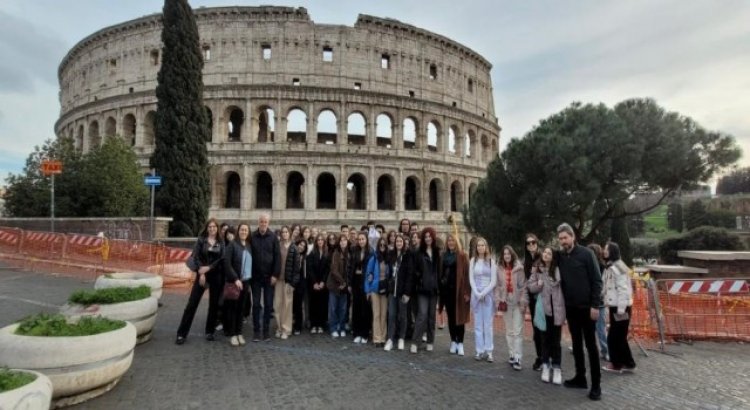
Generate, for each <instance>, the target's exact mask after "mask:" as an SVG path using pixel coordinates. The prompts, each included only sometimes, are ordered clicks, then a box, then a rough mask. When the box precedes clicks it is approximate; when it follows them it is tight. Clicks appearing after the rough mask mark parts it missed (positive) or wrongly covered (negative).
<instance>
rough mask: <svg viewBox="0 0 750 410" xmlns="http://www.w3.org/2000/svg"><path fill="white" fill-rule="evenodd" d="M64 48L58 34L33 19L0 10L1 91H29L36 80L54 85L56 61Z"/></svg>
mask: <svg viewBox="0 0 750 410" xmlns="http://www.w3.org/2000/svg"><path fill="white" fill-rule="evenodd" d="M66 49H67V44H66V42H64V41H62V40H61V39H60V37H58V36H53V35H51V33H49V32H45V31H44V30H43V29H42V28H41V27H40V26H38V25H37V24H35V23H34V22H32V21H30V20H26V19H22V18H19V17H16V16H12V15H10V14H8V13H5V12H2V11H0V55H1V56H3V58H2V59H0V92H26V91H30V90H32V87H33V82H34V80H35V79H40V80H42V81H43V82H45V83H46V84H51V85H55V86H56V85H57V70H56V69H55V68H52V67H51V64H50V63H51V62H53V61H57V62H59V61H60V60H61V59H62V57H63V55H64V54H65V51H66Z"/></svg>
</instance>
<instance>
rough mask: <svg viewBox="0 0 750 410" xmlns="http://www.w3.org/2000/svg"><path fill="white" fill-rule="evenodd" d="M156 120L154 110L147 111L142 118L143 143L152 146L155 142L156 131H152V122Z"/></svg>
mask: <svg viewBox="0 0 750 410" xmlns="http://www.w3.org/2000/svg"><path fill="white" fill-rule="evenodd" d="M155 121H156V111H149V112H147V113H146V117H145V118H144V119H143V145H144V146H152V145H154V143H155V142H156V132H155V131H154V122H155Z"/></svg>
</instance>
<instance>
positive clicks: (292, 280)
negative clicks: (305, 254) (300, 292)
mask: <svg viewBox="0 0 750 410" xmlns="http://www.w3.org/2000/svg"><path fill="white" fill-rule="evenodd" d="M298 254H299V252H298V251H297V245H295V244H294V243H291V244H289V251H288V252H287V253H286V262H285V263H284V267H285V269H284V270H285V272H284V281H286V283H287V284H288V285H290V286H292V287H293V288H296V287H297V286H299V284H300V280H301V279H302V271H301V269H300V268H301V266H300V264H299V263H298V261H297V259H298Z"/></svg>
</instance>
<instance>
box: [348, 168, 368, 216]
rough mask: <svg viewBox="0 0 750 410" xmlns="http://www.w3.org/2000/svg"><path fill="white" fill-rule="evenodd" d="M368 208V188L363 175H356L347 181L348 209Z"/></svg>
mask: <svg viewBox="0 0 750 410" xmlns="http://www.w3.org/2000/svg"><path fill="white" fill-rule="evenodd" d="M366 207H367V187H366V185H365V177H364V176H362V174H354V175H352V176H350V177H349V179H348V180H347V181H346V209H365V208H366Z"/></svg>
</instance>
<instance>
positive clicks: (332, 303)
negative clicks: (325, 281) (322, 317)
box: [328, 291, 347, 333]
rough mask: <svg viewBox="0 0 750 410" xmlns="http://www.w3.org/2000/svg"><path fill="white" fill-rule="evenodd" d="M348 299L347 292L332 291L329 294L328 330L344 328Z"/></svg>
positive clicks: (333, 330) (337, 330) (338, 330)
mask: <svg viewBox="0 0 750 410" xmlns="http://www.w3.org/2000/svg"><path fill="white" fill-rule="evenodd" d="M346 299H347V294H346V293H336V292H333V291H331V292H330V293H329V294H328V331H329V332H331V333H333V332H340V331H342V330H344V320H345V316H346V309H347V305H346Z"/></svg>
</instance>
